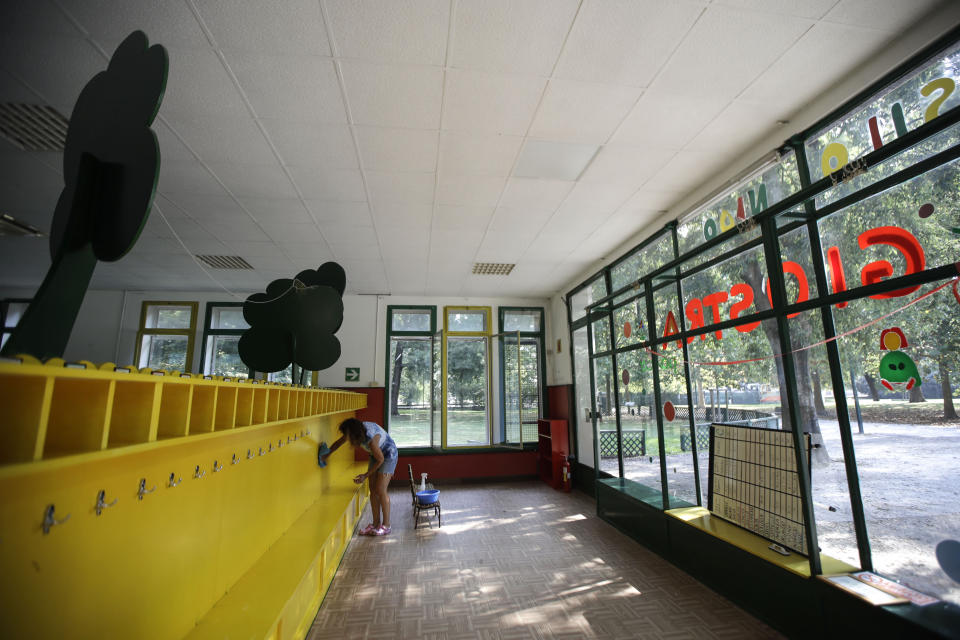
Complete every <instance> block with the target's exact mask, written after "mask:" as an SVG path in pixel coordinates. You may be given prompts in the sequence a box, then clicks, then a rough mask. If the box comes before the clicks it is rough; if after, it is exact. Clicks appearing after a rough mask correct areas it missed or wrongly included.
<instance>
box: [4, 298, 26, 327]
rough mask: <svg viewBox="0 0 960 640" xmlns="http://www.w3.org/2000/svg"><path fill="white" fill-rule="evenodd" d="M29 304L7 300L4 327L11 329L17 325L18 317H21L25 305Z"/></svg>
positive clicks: (24, 311) (24, 310)
mask: <svg viewBox="0 0 960 640" xmlns="http://www.w3.org/2000/svg"><path fill="white" fill-rule="evenodd" d="M29 306H30V303H29V302H8V303H7V312H6V315H5V316H4V318H3V325H4V327H6V328H7V329H12V328H13V327H15V326H17V323H19V322H20V318H22V317H23V314H24V313H26V311H27V307H29Z"/></svg>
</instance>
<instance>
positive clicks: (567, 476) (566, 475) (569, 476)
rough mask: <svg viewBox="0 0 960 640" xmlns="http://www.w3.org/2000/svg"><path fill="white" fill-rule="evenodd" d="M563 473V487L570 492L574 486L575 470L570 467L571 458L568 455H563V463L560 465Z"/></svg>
mask: <svg viewBox="0 0 960 640" xmlns="http://www.w3.org/2000/svg"><path fill="white" fill-rule="evenodd" d="M560 470H561V471H560V473H561V479H562V482H561V487H562V488H563V490H564V491H566V492H567V493H569V492H570V489H572V488H573V471H572V470H571V469H570V459H569V458H568V457H567V456H564V457H563V464H562V465H561V467H560Z"/></svg>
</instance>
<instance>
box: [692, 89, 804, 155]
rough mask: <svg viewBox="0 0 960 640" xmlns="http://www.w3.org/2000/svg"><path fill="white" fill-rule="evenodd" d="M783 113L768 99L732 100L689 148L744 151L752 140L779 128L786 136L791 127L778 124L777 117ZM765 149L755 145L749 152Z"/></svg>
mask: <svg viewBox="0 0 960 640" xmlns="http://www.w3.org/2000/svg"><path fill="white" fill-rule="evenodd" d="M784 117H786V115H785V113H784V112H783V111H779V110H777V109H776V107H773V106H772V105H770V104H769V103H766V102H753V101H750V100H739V99H738V100H736V101H734V102H731V103H730V105H728V106H727V108H726V109H724V111H723V112H722V113H721V114H720V115H719V116H717V118H716V119H715V120H714V121H713V122H711V123H710V124H709V125H707V126H706V128H704V129H703V131H701V132H700V133H699V135H697V137H695V138H694V139H693V140H691V141H690V144H689V145H687V150H690V151H702V152H710V151H712V152H713V153H714V155H719V151H718V150H720V149H725V150H727V153H730V152H731V151H744V150H745V148H746V146H747V145H749V143H750V142H751V141H753V140H756V139H759V138H761V137H764V136H765V135H766V134H768V133H770V132H771V131H773V130H775V129H778V128H779V129H781V130H782V131H783V137H784V138H786V137H787V136H788V135H789V134H790V131H789V130H788V129H786V128H784V127H782V126H781V125H778V124H777V121H778V120H780V119H782V118H784ZM748 131H749V133H747V132H748ZM764 151H765V150H764V149H756V150H750V151H747V153H748V154H749V153H754V155H755V156H756V157H758V158H759V157H760V156H761V155H763V153H764ZM737 155H740V154H737Z"/></svg>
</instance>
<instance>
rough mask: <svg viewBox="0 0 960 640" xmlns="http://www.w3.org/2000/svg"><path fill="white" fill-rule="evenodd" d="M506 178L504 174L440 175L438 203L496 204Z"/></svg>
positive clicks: (488, 205) (490, 205)
mask: <svg viewBox="0 0 960 640" xmlns="http://www.w3.org/2000/svg"><path fill="white" fill-rule="evenodd" d="M505 183H506V179H505V178H504V177H502V176H484V175H447V174H446V173H443V174H441V175H440V181H439V182H438V183H437V203H439V204H463V205H476V206H487V207H493V206H496V204H497V201H498V200H499V199H500V194H501V193H503V186H504V184H505Z"/></svg>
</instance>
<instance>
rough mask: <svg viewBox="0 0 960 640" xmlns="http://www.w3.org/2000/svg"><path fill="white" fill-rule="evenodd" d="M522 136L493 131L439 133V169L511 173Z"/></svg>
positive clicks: (495, 174)
mask: <svg viewBox="0 0 960 640" xmlns="http://www.w3.org/2000/svg"><path fill="white" fill-rule="evenodd" d="M522 142H523V138H522V137H520V136H505V135H495V134H478V135H472V134H468V133H459V132H454V131H442V132H441V133H440V171H441V172H442V173H449V174H472V173H479V174H485V175H492V176H506V175H509V174H510V169H511V168H512V167H513V161H514V160H515V159H516V157H517V152H518V151H519V149H520V145H521V143H522Z"/></svg>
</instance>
